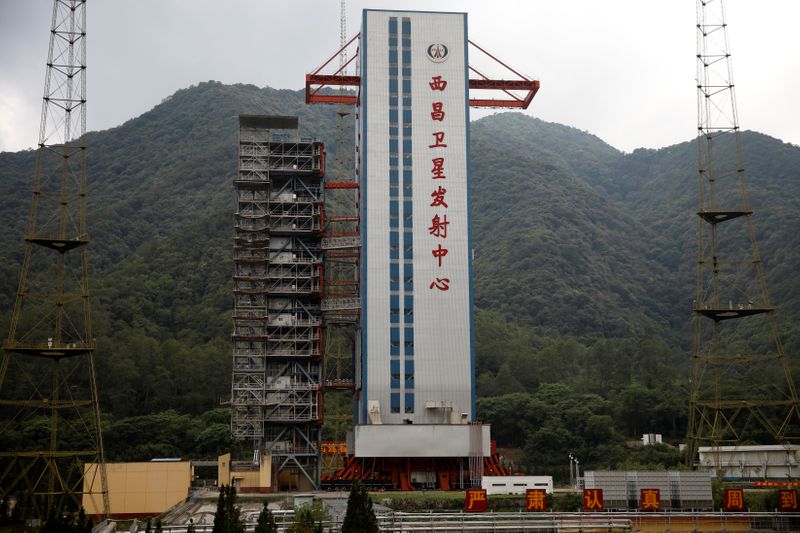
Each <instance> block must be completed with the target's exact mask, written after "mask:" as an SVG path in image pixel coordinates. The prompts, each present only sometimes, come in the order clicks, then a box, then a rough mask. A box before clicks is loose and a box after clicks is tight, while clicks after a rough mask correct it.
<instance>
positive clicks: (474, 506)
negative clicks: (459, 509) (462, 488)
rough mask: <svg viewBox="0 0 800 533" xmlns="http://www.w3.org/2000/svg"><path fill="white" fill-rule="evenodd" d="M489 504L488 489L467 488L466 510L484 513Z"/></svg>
mask: <svg viewBox="0 0 800 533" xmlns="http://www.w3.org/2000/svg"><path fill="white" fill-rule="evenodd" d="M488 505H489V500H488V499H487V498H486V489H467V498H466V499H465V500H464V510H465V511H470V512H475V513H482V512H485V511H486V510H487V509H488Z"/></svg>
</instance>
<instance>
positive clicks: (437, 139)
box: [428, 131, 447, 148]
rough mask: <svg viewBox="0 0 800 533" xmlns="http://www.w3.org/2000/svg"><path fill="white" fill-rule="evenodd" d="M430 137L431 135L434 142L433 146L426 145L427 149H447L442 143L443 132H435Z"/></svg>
mask: <svg viewBox="0 0 800 533" xmlns="http://www.w3.org/2000/svg"><path fill="white" fill-rule="evenodd" d="M431 135H433V138H434V141H433V144H429V145H428V148H447V145H446V144H445V143H444V132H443V131H435V132H433V133H432V134H431Z"/></svg>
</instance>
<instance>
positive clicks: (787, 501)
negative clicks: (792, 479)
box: [778, 489, 800, 513]
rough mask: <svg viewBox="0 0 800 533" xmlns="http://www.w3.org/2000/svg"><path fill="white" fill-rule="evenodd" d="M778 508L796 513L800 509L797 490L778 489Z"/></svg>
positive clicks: (785, 511)
mask: <svg viewBox="0 0 800 533" xmlns="http://www.w3.org/2000/svg"><path fill="white" fill-rule="evenodd" d="M778 510H779V511H781V512H784V513H796V512H797V511H799V510H800V508H798V505H797V491H796V490H794V489H785V490H779V491H778Z"/></svg>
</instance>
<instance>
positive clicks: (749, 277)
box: [688, 0, 800, 467]
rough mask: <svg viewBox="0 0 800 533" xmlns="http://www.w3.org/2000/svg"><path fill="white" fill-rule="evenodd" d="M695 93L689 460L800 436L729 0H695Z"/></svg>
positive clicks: (797, 410) (792, 382) (794, 438)
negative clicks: (768, 266)
mask: <svg viewBox="0 0 800 533" xmlns="http://www.w3.org/2000/svg"><path fill="white" fill-rule="evenodd" d="M697 100H698V106H697V112H698V116H697V131H698V137H697V148H698V185H699V187H698V191H699V205H698V211H697V215H698V219H697V228H698V229H697V245H698V248H697V249H698V257H697V270H696V290H695V300H694V306H693V310H694V343H693V350H692V367H691V385H690V386H691V391H690V399H689V404H690V405H689V407H690V413H689V431H688V439H689V445H690V450H689V452H690V453H689V454H688V459H689V461H690V462H691V461H694V460H696V457H697V450H698V447H699V446H702V445H706V446H713V447H719V446H721V445H734V444H741V443H745V442H756V443H762V444H769V443H781V444H782V443H789V442H796V441H797V439H798V438H800V410H799V409H798V398H797V393H796V391H795V386H794V381H793V379H792V375H791V371H790V368H789V362H788V360H787V357H786V354H785V353H784V350H783V346H782V344H781V341H780V338H779V336H778V329H777V326H776V322H775V316H774V315H775V313H774V307H773V305H772V303H771V302H770V299H769V294H768V292H767V285H766V281H765V278H764V271H763V266H762V263H761V259H760V255H759V252H758V247H757V244H756V239H755V229H754V225H753V210H752V208H751V206H750V202H749V198H748V190H747V180H746V178H745V169H744V158H743V154H742V144H741V138H740V129H739V120H738V116H737V110H736V99H735V96H734V83H733V74H732V69H731V61H730V52H729V48H728V37H727V24H726V22H725V8H724V3H723V0H698V2H697ZM753 382H759V383H763V386H762V387H761V389H760V390H759V391H758V393H754V392H752V391H753V390H754V389H753V387H752V385H749V386H748V385H743V384H752V383H753ZM719 466H720V465H717V467H719Z"/></svg>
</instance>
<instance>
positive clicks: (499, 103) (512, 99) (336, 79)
mask: <svg viewBox="0 0 800 533" xmlns="http://www.w3.org/2000/svg"><path fill="white" fill-rule="evenodd" d="M360 36H361V34H360V33H357V34H355V35H354V36H353V37H352V38H351V39H350V40H349V41H347V43H346V44H345V45H344V46H342V47H341V48H339V49H338V50H337V51H336V52H335V53H334V54H333V55H331V56H330V57H329V58H328V60H327V61H325V63H323V64H322V65H321V66H320V67H318V68H316V69H315V70H314V71H313V72H311V73H309V74H306V103H307V104H349V105H356V104H358V102H359V88H360V86H361V76H348V75H345V74H343V72H345V69H346V68H347V66H348V65H349V64H350V63H351V62H352V61H353V59H355V58H356V57H357V55H358V47H357V46H356V50H355V53H353V54H350V59H349V60H348V61H347V62H346V63H345V64H343V65H341V66H340V67H339V68H338V69H337V70H336V71H334V72H333V73H329V74H323V73H322V72H323V71H324V69H325V68H326V67H327V66H328V65H330V63H331V61H333V60H334V59H335V58H336V57H339V55H340V54H341V53H342V52H343V51H345V50H346V49H347V48H349V47H351V46H352V45H353V43H357V40H358V38H359V37H360ZM468 42H469V44H471V45H472V46H473V47H475V48H476V49H477V50H479V51H481V52H483V53H484V54H485V55H486V56H487V57H489V58H490V59H492V60H493V61H494V62H495V63H497V64H498V65H500V66H502V67H503V68H505V69H506V70H507V71H509V72H510V73H512V74H513V75H514V76H516V79H491V78H489V77H488V76H485V75H484V74H482V73H481V72H479V71H478V70H476V69H475V68H473V67H471V66H470V67H469V70H470V72H472V73H474V74H476V75H477V76H479V78H471V79H470V80H469V88H470V89H476V90H493V91H502V92H503V93H505V96H504V97H501V98H470V99H469V105H470V107H504V108H521V109H527V108H528V106H529V105H530V104H531V101H532V100H533V97H534V96H536V93H537V92H538V91H539V85H540V84H539V80H532V79H529V78H528V77H527V76H524V75H522V74H520V73H519V72H517V71H516V70H514V69H513V68H511V67H509V66H508V65H506V64H505V63H503V62H502V61H500V60H499V59H498V58H497V57H495V56H493V55H492V54H490V53H489V52H487V51H486V50H484V49H483V48H481V47H480V46H478V45H477V44H475V43H474V42H472V41H468ZM333 86H336V87H352V88H353V89H354V90H353V93H354V94H331V93H322V90H323V89H324V88H325V87H333ZM511 91H524V92H525V93H524V96H519V95H517V94H514V93H512V92H511Z"/></svg>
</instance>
